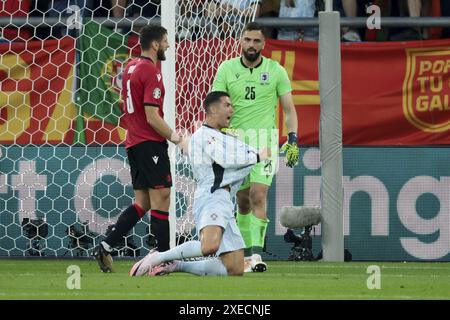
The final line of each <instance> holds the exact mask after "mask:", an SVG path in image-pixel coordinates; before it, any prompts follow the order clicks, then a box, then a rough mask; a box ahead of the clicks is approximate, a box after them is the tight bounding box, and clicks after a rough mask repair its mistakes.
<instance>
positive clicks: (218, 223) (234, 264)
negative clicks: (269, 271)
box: [130, 92, 270, 276]
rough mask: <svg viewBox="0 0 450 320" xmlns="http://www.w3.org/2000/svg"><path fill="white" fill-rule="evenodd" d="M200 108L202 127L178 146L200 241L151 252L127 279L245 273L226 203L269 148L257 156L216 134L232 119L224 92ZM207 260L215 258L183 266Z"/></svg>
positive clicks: (229, 204) (231, 210)
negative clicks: (188, 170) (192, 184)
mask: <svg viewBox="0 0 450 320" xmlns="http://www.w3.org/2000/svg"><path fill="white" fill-rule="evenodd" d="M204 105H205V110H206V121H205V124H204V125H203V126H202V127H201V128H200V129H198V130H197V131H196V132H195V133H194V135H193V136H192V138H191V139H190V142H188V143H187V145H188V146H187V145H186V144H185V143H186V142H182V143H181V148H182V150H183V153H184V154H188V155H189V161H190V163H191V165H192V170H193V173H194V177H195V179H196V181H197V189H196V191H195V196H194V216H195V222H196V229H197V232H198V235H199V239H200V241H199V240H192V241H187V242H184V243H183V244H181V245H179V246H176V247H175V248H172V249H170V250H168V251H165V252H158V251H151V252H150V253H149V254H148V255H147V256H146V257H145V258H143V259H142V260H140V261H138V262H136V263H135V264H134V266H133V267H132V268H131V270H130V275H131V276H143V275H146V274H149V275H163V274H167V273H172V272H188V273H192V274H196V275H220V276H226V275H242V274H243V273H244V250H243V249H244V240H243V239H242V236H241V233H240V232H239V229H238V227H237V225H236V219H235V217H234V205H233V202H232V200H231V199H232V198H233V196H234V195H235V194H236V192H237V191H238V189H239V187H240V185H241V183H242V181H243V179H244V178H245V176H247V174H248V173H249V172H250V170H251V169H252V167H253V166H254V165H255V164H256V163H257V162H259V161H263V160H264V159H266V158H267V157H268V156H270V149H267V148H264V149H263V150H262V151H261V152H260V153H257V151H256V149H254V148H252V147H250V146H248V145H246V144H244V143H242V142H241V141H239V140H238V139H236V138H235V137H232V136H229V135H226V134H223V133H222V132H221V131H220V129H222V128H226V127H228V126H229V124H230V118H231V115H232V114H233V108H232V106H231V101H230V98H229V97H228V94H227V93H226V92H211V93H209V94H208V95H207V96H206V99H205V103H204ZM209 255H215V257H212V258H211V259H205V260H201V261H182V259H188V258H196V257H206V256H209Z"/></svg>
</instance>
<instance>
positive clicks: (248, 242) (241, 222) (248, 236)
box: [236, 211, 253, 257]
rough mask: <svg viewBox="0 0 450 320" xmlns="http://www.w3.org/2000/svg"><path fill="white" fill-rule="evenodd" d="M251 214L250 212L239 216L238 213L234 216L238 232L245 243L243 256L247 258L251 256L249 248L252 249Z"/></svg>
mask: <svg viewBox="0 0 450 320" xmlns="http://www.w3.org/2000/svg"><path fill="white" fill-rule="evenodd" d="M252 216H253V213H252V212H251V211H250V212H249V213H247V214H241V213H240V212H239V211H238V212H237V214H236V222H237V225H238V227H239V230H240V231H241V235H242V238H243V239H244V243H245V250H244V255H245V256H246V257H249V256H251V255H252V252H251V247H252V233H251V229H250V226H251V223H252V220H253V218H252Z"/></svg>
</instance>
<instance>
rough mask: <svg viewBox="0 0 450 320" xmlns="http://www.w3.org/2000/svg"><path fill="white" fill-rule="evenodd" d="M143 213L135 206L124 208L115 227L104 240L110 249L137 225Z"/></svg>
mask: <svg viewBox="0 0 450 320" xmlns="http://www.w3.org/2000/svg"><path fill="white" fill-rule="evenodd" d="M143 214H144V211H143V210H142V209H141V208H140V207H139V206H138V205H136V204H133V205H131V206H129V207H128V208H126V209H125V210H124V211H123V212H122V213H121V214H120V217H119V219H117V222H116V225H115V226H114V228H113V229H112V231H111V233H110V234H109V235H108V236H107V237H106V239H105V240H104V241H105V242H106V243H107V244H109V245H110V246H111V247H113V246H114V245H116V244H117V243H119V242H120V241H121V240H122V238H123V237H124V236H126V235H127V233H128V232H129V231H130V230H131V229H132V228H133V227H134V226H135V225H136V224H137V223H138V221H139V220H140V219H141V218H142V216H143Z"/></svg>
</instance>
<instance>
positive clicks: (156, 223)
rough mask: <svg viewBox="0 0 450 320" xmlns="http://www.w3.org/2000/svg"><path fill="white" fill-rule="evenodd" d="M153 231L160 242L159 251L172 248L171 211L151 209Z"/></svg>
mask: <svg viewBox="0 0 450 320" xmlns="http://www.w3.org/2000/svg"><path fill="white" fill-rule="evenodd" d="M150 228H151V233H152V234H153V235H154V236H155V238H156V241H157V242H158V251H159V252H163V251H167V250H169V249H170V231H169V213H168V212H166V211H161V210H151V217H150Z"/></svg>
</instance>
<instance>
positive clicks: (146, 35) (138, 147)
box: [93, 26, 182, 272]
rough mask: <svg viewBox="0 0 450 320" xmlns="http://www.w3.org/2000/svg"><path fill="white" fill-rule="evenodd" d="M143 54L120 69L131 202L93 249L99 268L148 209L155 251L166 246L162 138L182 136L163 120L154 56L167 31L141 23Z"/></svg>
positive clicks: (167, 179)
mask: <svg viewBox="0 0 450 320" xmlns="http://www.w3.org/2000/svg"><path fill="white" fill-rule="evenodd" d="M140 42H141V52H142V56H141V57H139V58H136V59H133V60H131V61H130V62H129V63H128V65H127V67H126V68H125V70H124V72H123V78H122V98H123V101H124V104H123V109H124V110H123V112H124V115H123V117H124V118H123V120H124V122H125V126H126V128H127V136H126V142H125V148H126V150H127V155H128V162H129V164H130V168H131V180H132V183H133V189H134V195H135V202H134V204H133V205H131V206H130V207H128V208H127V209H125V211H123V212H122V214H121V215H120V217H119V219H118V220H117V223H116V225H115V228H113V231H112V232H111V233H110V234H109V235H108V236H107V237H106V239H105V240H104V241H102V242H101V244H99V245H98V246H97V247H96V248H95V249H94V253H93V255H94V257H95V258H96V259H97V262H98V264H99V266H100V268H101V269H102V271H103V272H112V271H113V266H112V265H113V261H112V257H111V254H110V253H111V251H112V247H113V246H114V245H115V244H116V243H118V242H119V241H120V240H121V239H122V237H123V236H125V235H126V234H127V233H128V231H130V230H131V229H132V228H133V227H134V226H135V225H136V224H137V223H138V221H139V220H140V219H141V218H142V217H143V216H144V214H145V213H146V212H147V211H148V210H150V209H151V218H150V224H151V232H152V234H153V235H154V236H155V238H156V240H157V246H158V251H166V250H168V249H169V235H170V233H169V220H168V219H169V213H168V211H169V205H170V187H171V186H172V176H171V173H170V160H169V155H168V151H167V149H168V143H167V140H169V141H171V142H173V143H174V144H178V143H180V142H181V140H182V138H181V137H180V136H179V135H178V134H177V133H176V132H175V131H174V130H172V129H171V128H170V127H169V126H168V125H167V123H166V122H165V121H164V119H163V117H164V113H163V101H164V93H165V91H164V85H163V79H162V75H161V71H160V70H159V69H158V68H157V67H156V63H157V61H158V60H165V59H166V57H165V54H164V53H165V51H166V50H167V48H168V47H169V43H168V41H167V30H166V29H165V28H163V27H159V26H146V27H144V28H143V29H142V30H141V34H140Z"/></svg>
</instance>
